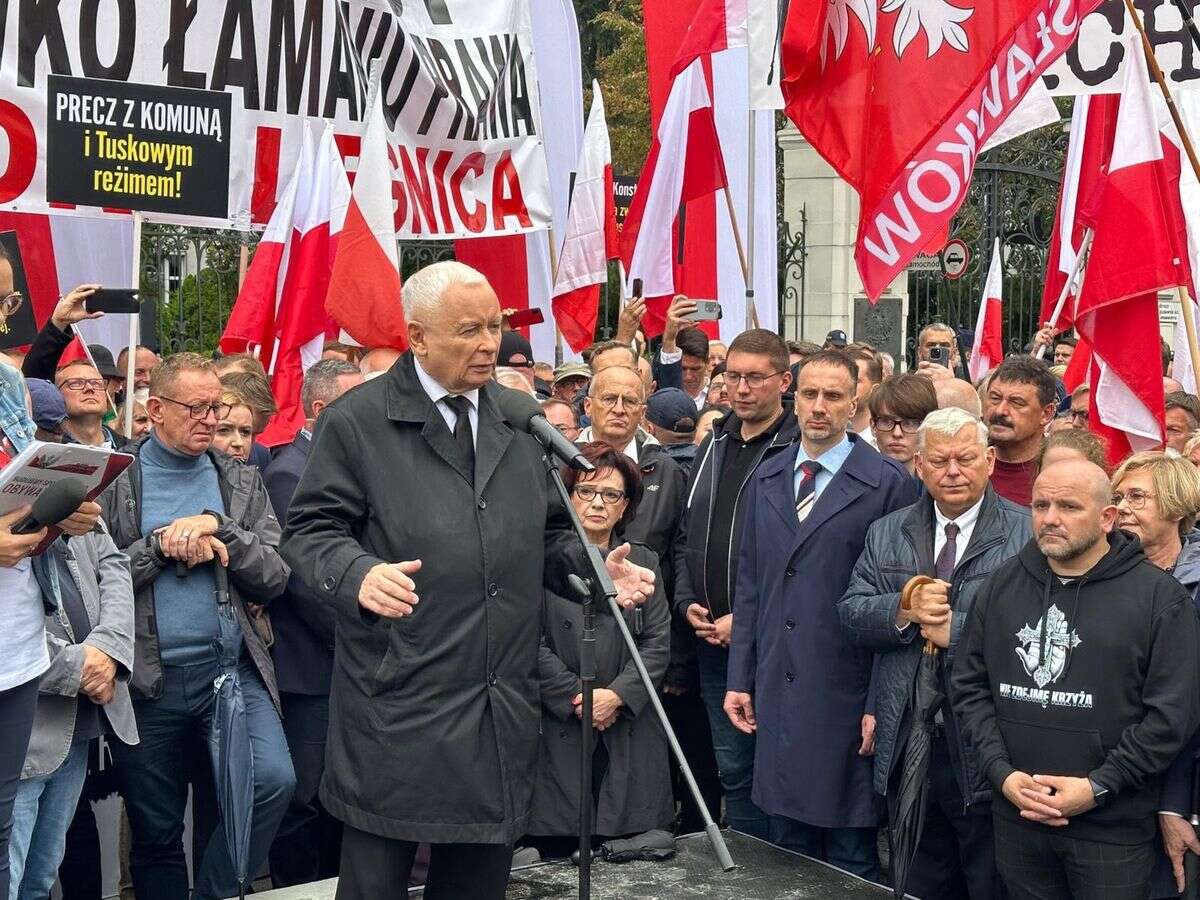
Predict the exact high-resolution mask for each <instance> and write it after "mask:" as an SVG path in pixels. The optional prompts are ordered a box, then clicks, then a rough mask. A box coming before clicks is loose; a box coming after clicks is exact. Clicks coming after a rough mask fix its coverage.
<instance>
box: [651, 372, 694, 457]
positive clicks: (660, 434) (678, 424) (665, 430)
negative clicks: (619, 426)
mask: <svg viewBox="0 0 1200 900" xmlns="http://www.w3.org/2000/svg"><path fill="white" fill-rule="evenodd" d="M698 417H699V414H698V413H697V412H696V403H695V401H693V400H692V398H691V397H689V396H688V395H687V394H686V393H684V392H683V391H681V390H680V389H679V388H663V389H662V390H659V391H655V392H654V393H653V394H651V395H650V399H649V400H647V401H646V425H647V427H648V428H649V429H650V433H651V434H652V435H654V438H655V440H657V441H658V442H659V443H660V444H662V448H663V452H664V453H666V454H667V456H669V457H671V459H673V460H675V462H677V463H679V465H680V466H682V467H683V470H684V471H685V472H691V470H692V460H694V459H695V458H696V445H695V444H694V443H693V442H692V438H693V437H694V436H695V434H696V419H697V418H698Z"/></svg>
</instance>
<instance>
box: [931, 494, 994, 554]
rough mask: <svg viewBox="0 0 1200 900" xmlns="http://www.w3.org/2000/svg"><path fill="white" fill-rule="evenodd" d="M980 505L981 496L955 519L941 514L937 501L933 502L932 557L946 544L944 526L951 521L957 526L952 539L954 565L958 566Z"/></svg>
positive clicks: (981, 504) (972, 531)
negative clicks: (956, 533)
mask: <svg viewBox="0 0 1200 900" xmlns="http://www.w3.org/2000/svg"><path fill="white" fill-rule="evenodd" d="M982 506H983V498H982V497H980V498H979V502H978V503H976V504H975V505H974V506H972V507H971V508H970V509H968V510H967V511H966V512H964V513H962V514H961V515H959V517H958V518H957V519H948V518H946V517H945V516H944V515H942V511H941V510H940V509H938V505H937V503H934V504H933V517H934V520H935V522H936V527H935V528H934V531H933V558H934V559H935V560H936V559H937V558H938V555H939V554H940V553H941V552H942V548H943V547H945V546H946V526H947V525H949V524H950V523H951V522H953V523H954V524H955V525H957V526H958V537H956V538H955V539H954V565H955V566H956V567H957V566H958V564H959V563H960V562H961V561H962V558H963V554H964V553H965V552H966V551H967V545H968V544H970V543H971V535H972V534H973V533H974V532H975V523H976V522H978V521H979V510H980V508H981V507H982Z"/></svg>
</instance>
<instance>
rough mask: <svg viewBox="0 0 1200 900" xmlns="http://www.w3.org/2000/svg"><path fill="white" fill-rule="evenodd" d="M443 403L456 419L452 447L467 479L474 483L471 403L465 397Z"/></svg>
mask: <svg viewBox="0 0 1200 900" xmlns="http://www.w3.org/2000/svg"><path fill="white" fill-rule="evenodd" d="M445 403H446V405H447V406H449V407H450V408H451V409H452V410H454V414H455V415H456V416H457V417H458V418H457V420H456V421H455V423H454V446H455V447H456V448H457V450H458V458H459V459H460V460H461V461H462V463H463V467H464V469H465V470H466V471H467V472H469V473H470V478H469V479H468V480H469V481H470V482H471V484H474V483H475V438H474V436H473V435H472V434H471V416H470V409H471V401H470V400H468V399H467V398H466V397H447V398H446V399H445Z"/></svg>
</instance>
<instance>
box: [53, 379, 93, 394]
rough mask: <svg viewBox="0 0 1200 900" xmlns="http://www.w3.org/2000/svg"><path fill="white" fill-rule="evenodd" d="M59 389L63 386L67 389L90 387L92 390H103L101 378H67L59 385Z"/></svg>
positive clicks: (76, 389)
mask: <svg viewBox="0 0 1200 900" xmlns="http://www.w3.org/2000/svg"><path fill="white" fill-rule="evenodd" d="M59 388H60V389H63V388H65V389H66V390H68V391H82V390H86V389H88V388H91V389H92V390H93V391H102V390H104V379H103V378H68V379H67V380H66V381H64V382H63V383H62V384H60V385H59Z"/></svg>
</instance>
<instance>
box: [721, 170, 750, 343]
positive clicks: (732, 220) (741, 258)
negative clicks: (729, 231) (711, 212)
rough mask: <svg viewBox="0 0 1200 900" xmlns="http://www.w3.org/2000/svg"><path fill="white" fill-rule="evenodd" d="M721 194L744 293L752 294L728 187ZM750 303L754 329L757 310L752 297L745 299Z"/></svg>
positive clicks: (740, 235) (744, 249)
mask: <svg viewBox="0 0 1200 900" xmlns="http://www.w3.org/2000/svg"><path fill="white" fill-rule="evenodd" d="M723 193H724V194H725V207H726V209H728V210H729V223H730V224H731V225H732V226H733V242H734V243H735V244H736V245H737V252H738V261H739V262H740V263H741V264H742V280H743V281H744V282H745V283H746V291H747V293H748V294H752V293H753V290H754V289H753V286H752V284H753V283H752V282H751V281H750V265H749V263H747V262H746V248H745V246H744V245H743V244H742V232H741V231H740V230H739V229H738V220H737V213H736V212H734V211H733V194H732V193H730V191H729V185H728V184H726V185H725V187H724V189H723ZM747 300H749V301H751V305H750V321H751V322H752V323H753V325H754V327H755V328H757V327H758V310H756V309H755V308H754V306H753V297H747Z"/></svg>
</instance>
